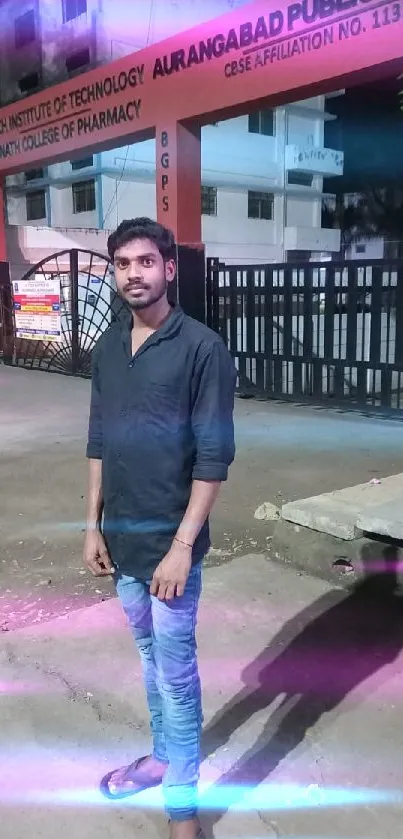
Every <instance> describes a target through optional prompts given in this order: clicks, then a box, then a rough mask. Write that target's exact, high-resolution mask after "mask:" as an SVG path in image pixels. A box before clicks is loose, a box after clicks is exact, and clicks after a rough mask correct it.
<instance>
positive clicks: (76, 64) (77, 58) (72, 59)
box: [66, 47, 90, 73]
mask: <svg viewBox="0 0 403 839" xmlns="http://www.w3.org/2000/svg"><path fill="white" fill-rule="evenodd" d="M89 63H90V51H89V49H88V47H86V48H85V49H84V50H79V52H73V53H72V54H71V55H68V56H67V58H66V70H67V72H68V73H75V71H76V70H81V69H82V68H83V67H86V66H87V65H88V64H89Z"/></svg>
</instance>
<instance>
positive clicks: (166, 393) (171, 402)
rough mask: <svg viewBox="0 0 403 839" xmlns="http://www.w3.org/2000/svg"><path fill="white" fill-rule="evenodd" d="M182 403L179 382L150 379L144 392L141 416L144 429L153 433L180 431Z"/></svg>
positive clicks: (167, 433) (168, 433)
mask: <svg viewBox="0 0 403 839" xmlns="http://www.w3.org/2000/svg"><path fill="white" fill-rule="evenodd" d="M180 404H181V387H180V384H179V382H175V383H167V382H158V381H150V380H149V381H148V382H147V385H146V387H145V389H144V392H143V393H142V398H141V407H140V417H141V426H142V428H143V429H144V431H145V432H146V433H147V431H150V432H151V433H152V434H153V435H160V434H165V435H172V434H176V433H177V432H178V426H179V415H180Z"/></svg>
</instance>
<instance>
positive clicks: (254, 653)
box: [0, 555, 403, 839]
mask: <svg viewBox="0 0 403 839" xmlns="http://www.w3.org/2000/svg"><path fill="white" fill-rule="evenodd" d="M402 617H403V611H402V607H401V604H399V603H398V602H397V603H394V602H393V600H392V599H390V600H389V601H388V602H386V603H384V604H381V603H380V601H379V599H375V600H373V601H371V599H370V594H369V592H367V593H366V592H365V587H361V589H360V590H357V591H356V592H355V593H354V594H352V593H351V594H347V593H346V592H342V591H340V590H338V591H337V590H334V589H333V590H332V589H331V587H330V586H329V584H327V583H325V582H322V581H320V580H317V579H312V578H308V577H303V576H298V574H297V573H296V572H295V571H294V570H291V569H287V568H281V567H280V566H279V565H278V564H274V563H271V562H270V561H269V562H268V561H266V560H264V559H263V558H262V557H261V556H259V555H249V556H245V557H243V558H241V557H240V558H238V559H234V560H233V561H232V562H231V563H230V564H227V565H224V566H221V567H219V568H210V569H207V571H206V574H205V596H204V601H203V607H202V610H201V617H200V626H199V638H200V658H201V672H202V679H203V685H204V701H205V716H206V720H205V723H206V730H205V737H204V746H203V749H204V755H205V760H204V763H203V770H202V784H201V811H202V822H203V825H204V827H205V831H206V836H207V837H208V839H211V837H212V836H215V837H216V839H221V837H223V839H224V837H225V839H237V837H239V839H258V837H282V839H302V837H304V839H319V837H320V838H321V839H336V837H338V839H397V837H399V836H401V822H402V815H403V779H402V770H401V760H402V758H401V756H402V749H403V727H402V724H401V720H402V711H403V704H402V699H401V684H402V676H403V653H402V649H403V620H402ZM0 679H1V685H2V690H3V697H2V706H1V707H2V710H1V721H2V726H1V731H2V734H1V741H0V742H1V746H0V756H1V765H2V767H3V776H2V783H1V785H0V811H1V812H0V815H1V836H2V839H25V838H26V837H28V836H29V837H31V836H38V837H41V838H42V839H54V836H55V835H61V834H64V835H66V836H74V837H75V839H92V837H94V839H95V837H96V839H112V837H113V839H131V837H133V836H138V835H142V836H144V837H145V839H156V838H157V837H161V839H162V838H163V837H164V836H166V827H165V823H164V819H163V816H162V812H161V796H160V791H154V792H153V793H152V794H151V795H143V796H141V797H139V798H138V799H137V800H132V802H131V803H129V804H126V806H124V807H122V806H112V805H109V803H108V802H103V800H102V799H101V796H100V795H99V793H98V792H97V785H98V781H99V778H100V776H102V775H103V774H104V773H105V771H108V769H109V768H112V767H114V766H118V765H120V764H121V763H125V762H126V761H128V760H131V759H133V757H134V756H136V755H141V754H144V751H145V750H147V749H148V736H147V735H148V733H147V728H146V722H145V721H146V712H145V707H144V700H143V693H142V689H141V679H140V671H139V662H138V659H137V655H136V654H135V652H134V649H133V645H132V639H131V637H130V635H129V632H128V630H127V629H126V627H125V625H124V621H123V619H122V615H121V612H120V610H119V608H118V604H117V602H116V601H115V600H112V601H110V602H108V603H104V604H100V605H98V606H93V607H91V608H89V609H85V610H82V611H77V612H75V613H74V614H71V615H69V616H67V617H65V618H59V619H57V620H55V621H53V622H51V623H47V624H41V625H38V626H36V627H34V628H30V629H29V630H27V629H26V630H20V631H17V632H12V633H8V634H7V635H6V636H4V638H3V644H2V654H1V659H0Z"/></svg>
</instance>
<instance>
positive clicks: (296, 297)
mask: <svg viewBox="0 0 403 839" xmlns="http://www.w3.org/2000/svg"><path fill="white" fill-rule="evenodd" d="M207 322H208V325H209V326H210V327H211V328H212V329H214V330H215V331H216V332H219V333H220V334H221V336H222V337H223V339H224V341H225V342H226V344H227V346H228V348H229V350H230V352H231V354H232V355H233V357H234V359H235V362H236V365H237V367H238V371H239V389H240V391H243V392H250V393H256V394H261V395H263V396H267V397H276V398H289V399H293V400H295V399H310V400H312V401H318V400H326V399H330V398H333V399H336V400H337V401H346V400H347V401H348V402H349V403H350V404H353V403H356V404H359V405H368V406H373V407H379V406H381V407H386V408H399V409H400V408H402V407H403V261H401V260H399V261H397V260H396V261H385V260H377V261H373V262H364V261H363V262H358V261H357V262H356V261H349V262H325V263H323V262H322V263H305V264H303V265H290V264H284V265H274V264H268V265H225V264H223V263H221V262H219V260H217V259H209V260H208V264H207Z"/></svg>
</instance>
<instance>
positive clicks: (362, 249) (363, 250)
mask: <svg viewBox="0 0 403 839" xmlns="http://www.w3.org/2000/svg"><path fill="white" fill-rule="evenodd" d="M355 252H356V253H357V254H360V253H366V252H367V246H366V245H356V246H355Z"/></svg>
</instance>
